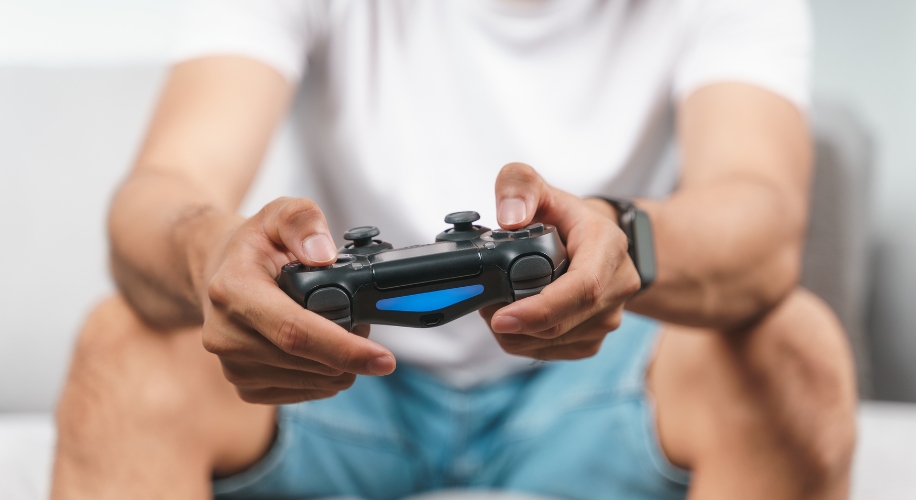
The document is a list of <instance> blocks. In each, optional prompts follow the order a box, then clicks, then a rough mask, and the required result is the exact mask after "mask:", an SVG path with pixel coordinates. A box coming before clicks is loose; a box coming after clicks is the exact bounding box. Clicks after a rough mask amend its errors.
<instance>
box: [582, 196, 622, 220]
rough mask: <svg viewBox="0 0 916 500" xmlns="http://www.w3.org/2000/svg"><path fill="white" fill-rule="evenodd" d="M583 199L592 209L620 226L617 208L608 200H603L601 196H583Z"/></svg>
mask: <svg viewBox="0 0 916 500" xmlns="http://www.w3.org/2000/svg"><path fill="white" fill-rule="evenodd" d="M582 201H584V202H585V204H586V205H588V206H589V207H590V208H591V209H592V210H594V211H596V212H598V213H599V214H601V215H602V216H604V217H607V218H608V219H610V220H611V221H612V222H614V224H615V225H617V226H619V225H620V222H619V214H618V213H617V210H616V209H615V208H614V207H613V206H612V205H611V204H610V203H608V202H606V201H604V200H602V199H601V198H583V199H582Z"/></svg>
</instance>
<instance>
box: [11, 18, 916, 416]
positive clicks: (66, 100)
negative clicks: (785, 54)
mask: <svg viewBox="0 0 916 500" xmlns="http://www.w3.org/2000/svg"><path fill="white" fill-rule="evenodd" d="M811 3H812V6H813V10H814V14H815V21H816V24H817V26H818V36H817V42H818V49H817V63H816V71H815V87H816V89H817V92H818V94H820V95H822V96H823V95H826V96H828V97H830V98H832V99H833V100H839V101H844V102H849V103H851V104H852V105H853V106H854V107H856V108H857V109H859V110H860V111H861V114H862V115H863V117H864V118H865V119H866V120H867V121H868V122H870V123H871V124H872V125H873V127H874V130H875V135H876V140H877V143H878V146H879V154H880V158H879V161H878V166H879V168H878V170H877V172H876V175H875V178H874V181H875V202H876V203H875V211H874V220H875V227H876V234H877V236H878V241H879V242H880V244H881V246H880V252H879V254H878V255H879V257H880V258H879V259H878V260H877V271H878V272H877V278H876V291H875V293H874V294H873V302H874V306H875V311H876V313H875V314H874V318H873V322H872V335H873V337H874V339H873V340H874V341H875V345H874V348H875V362H874V367H873V371H874V377H875V380H876V382H877V384H876V385H877V387H876V388H877V391H878V394H879V395H880V396H884V397H891V398H898V399H909V400H913V401H916V363H913V360H914V359H916V335H914V334H913V332H916V307H912V306H911V305H910V303H911V302H912V301H913V299H914V298H916V285H914V284H913V280H914V279H916V258H914V256H916V229H914V228H916V195H914V194H911V191H912V190H913V189H914V188H916V169H914V165H916V141H914V140H912V139H911V138H910V136H911V135H912V134H913V133H914V132H916V69H914V68H916V65H914V64H913V63H914V62H916V2H914V1H913V0H872V1H870V2H864V1H862V0H812V2H811ZM178 5H179V0H5V1H0V276H2V279H3V280H4V282H3V285H0V411H9V410H30V409H47V408H50V407H51V405H52V402H53V401H54V399H55V398H56V393H57V391H58V388H59V384H60V381H61V380H62V377H63V375H64V371H65V368H66V361H67V356H68V352H69V349H70V343H71V342H72V338H73V335H74V333H75V332H76V329H77V328H78V324H79V322H80V319H81V317H82V316H83V315H84V314H85V311H86V310H87V309H88V307H89V306H90V304H91V302H92V301H93V300H96V298H98V297H100V296H102V295H104V294H105V293H106V292H107V291H109V290H110V289H111V288H110V284H109V283H108V280H107V278H106V274H105V240H104V232H103V218H104V209H105V206H106V205H107V202H108V197H109V194H110V192H111V189H112V188H113V187H114V185H115V183H116V182H117V180H118V178H119V177H120V175H121V173H122V172H123V171H124V169H126V168H127V166H128V165H129V164H130V160H131V157H132V155H133V153H134V151H135V148H136V145H137V142H138V140H139V137H140V134H141V133H142V129H143V127H144V124H145V121H146V119H147V117H148V113H149V108H150V106H151V105H152V103H153V101H154V99H155V95H156V88H157V85H158V84H159V82H160V79H161V77H162V69H163V64H164V61H165V56H166V53H167V50H168V45H169V40H170V39H171V36H172V34H173V32H174V31H173V30H174V21H173V19H174V15H175V13H176V11H177V6H178ZM286 140H287V142H288V141H289V138H287V139H286ZM276 151H279V153H277V152H276ZM286 154H288V153H284V152H283V148H282V147H279V148H276V149H275V153H274V156H275V159H274V161H273V162H274V163H280V164H284V163H285V164H288V163H291V162H294V161H295V160H294V159H292V158H289V157H287V156H285V155H286ZM265 192H270V190H269V189H267V190H266V191H265Z"/></svg>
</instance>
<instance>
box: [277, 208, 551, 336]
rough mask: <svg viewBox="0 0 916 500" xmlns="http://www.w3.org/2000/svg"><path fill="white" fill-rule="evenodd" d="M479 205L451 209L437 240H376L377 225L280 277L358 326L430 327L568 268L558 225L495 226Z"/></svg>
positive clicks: (301, 298) (537, 286)
mask: <svg viewBox="0 0 916 500" xmlns="http://www.w3.org/2000/svg"><path fill="white" fill-rule="evenodd" d="M478 219H480V215H478V214H477V212H456V213H453V214H449V215H448V216H447V217H446V218H445V222H447V223H449V224H454V227H452V228H450V229H446V230H445V231H443V232H441V233H439V235H438V236H436V243H433V244H430V245H417V246H412V247H407V248H399V249H393V248H392V246H391V244H390V243H385V242H383V241H380V240H376V239H373V238H375V237H376V236H378V234H379V230H378V229H377V228H375V227H372V226H365V227H357V228H353V229H351V230H349V231H347V232H346V234H344V238H346V239H347V240H349V241H351V243H348V244H346V245H345V246H344V247H343V248H341V249H340V250H339V255H338V257H337V262H335V263H334V264H332V265H330V266H323V267H309V266H306V265H304V264H301V263H300V262H298V261H295V262H290V263H289V264H287V265H285V266H283V270H282V271H281V272H280V276H279V277H278V278H277V283H278V284H279V285H280V288H281V289H282V290H283V291H284V292H286V293H287V295H289V296H290V297H292V298H293V300H295V301H296V302H298V303H299V304H301V305H302V306H303V307H305V308H307V309H308V310H310V311H312V312H314V313H316V314H319V315H321V316H323V317H325V318H327V319H329V320H331V321H333V322H334V323H337V324H338V325H340V326H342V327H344V328H346V329H347V330H352V328H353V327H354V326H355V325H360V324H383V325H397V326H409V327H414V328H427V327H433V326H439V325H444V324H445V323H448V322H449V321H452V320H454V319H457V318H460V317H461V316H464V315H465V314H468V313H471V312H474V311H476V310H478V309H480V308H481V307H484V306H487V305H490V304H496V303H499V302H513V301H516V300H521V299H523V298H525V297H530V296H532V295H536V294H538V293H540V291H541V290H543V289H544V287H545V286H547V285H548V284H550V283H551V282H552V281H553V280H555V279H557V278H558V277H559V276H560V275H562V274H563V273H564V272H566V268H567V267H568V266H569V262H568V259H567V257H566V248H565V247H564V246H563V242H562V241H560V235H559V234H557V229H556V228H555V227H553V226H549V225H545V224H540V223H537V224H531V225H529V226H526V227H524V228H522V229H516V230H514V231H506V230H502V229H495V230H492V231H491V230H490V229H488V228H486V227H482V226H477V225H474V221H476V220H478Z"/></svg>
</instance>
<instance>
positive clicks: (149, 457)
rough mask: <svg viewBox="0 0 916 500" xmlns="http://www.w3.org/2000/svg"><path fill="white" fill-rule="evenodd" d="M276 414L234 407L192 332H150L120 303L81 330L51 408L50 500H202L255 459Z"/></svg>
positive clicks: (110, 303)
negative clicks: (214, 480)
mask: <svg viewBox="0 0 916 500" xmlns="http://www.w3.org/2000/svg"><path fill="white" fill-rule="evenodd" d="M274 416H275V409H274V408H273V407H269V406H258V405H251V404H248V403H245V402H243V401H242V400H241V399H239V397H238V396H237V394H236V393H235V390H234V388H233V387H232V386H231V385H230V384H229V383H228V382H227V381H226V380H225V379H224V378H223V375H222V371H221V368H220V364H219V361H218V359H217V358H216V357H215V356H214V355H212V354H210V353H208V352H206V351H205V350H204V349H203V347H202V346H201V341H200V330H199V329H198V328H189V329H181V330H171V331H157V330H154V329H152V328H151V327H149V326H147V325H146V324H144V323H143V322H142V321H141V320H140V319H139V318H138V317H137V316H136V315H134V313H133V312H132V311H131V310H130V308H129V307H128V306H127V304H126V303H125V302H124V301H123V300H122V299H121V298H120V297H114V298H111V299H108V300H106V301H105V302H103V303H102V304H100V305H99V306H98V307H97V308H96V309H95V310H94V311H93V312H92V313H91V314H90V316H89V318H88V319H87V321H86V323H85V325H84V327H83V330H82V331H81V333H80V335H79V338H78V341H77V344H76V348H75V352H74V356H73V361H72V364H71V368H70V373H69V376H68V379H67V383H66V386H65V388H64V392H63V395H62V397H61V401H60V405H59V407H58V411H57V425H58V434H59V437H58V446H57V453H56V458H55V465H54V485H53V492H52V497H53V498H55V499H65V498H67V499H70V498H73V499H75V498H94V499H104V498H176V499H178V498H208V497H211V493H210V480H211V477H212V476H213V474H217V475H219V474H227V473H231V472H235V471H238V470H241V469H244V468H246V467H247V466H249V465H250V464H252V463H253V462H255V461H256V460H257V459H258V458H259V457H260V456H262V455H263V454H264V452H265V451H266V450H267V448H268V447H269V446H270V443H271V440H272V439H273V433H274Z"/></svg>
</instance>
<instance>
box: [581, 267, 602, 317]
mask: <svg viewBox="0 0 916 500" xmlns="http://www.w3.org/2000/svg"><path fill="white" fill-rule="evenodd" d="M604 288H605V287H604V283H603V282H602V280H601V276H600V275H599V274H596V273H589V274H588V275H587V277H586V279H585V281H584V282H583V283H582V294H581V295H580V303H579V306H580V307H581V308H582V309H591V308H593V307H595V306H597V305H598V304H599V302H600V300H601V298H602V297H603V296H604Z"/></svg>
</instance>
